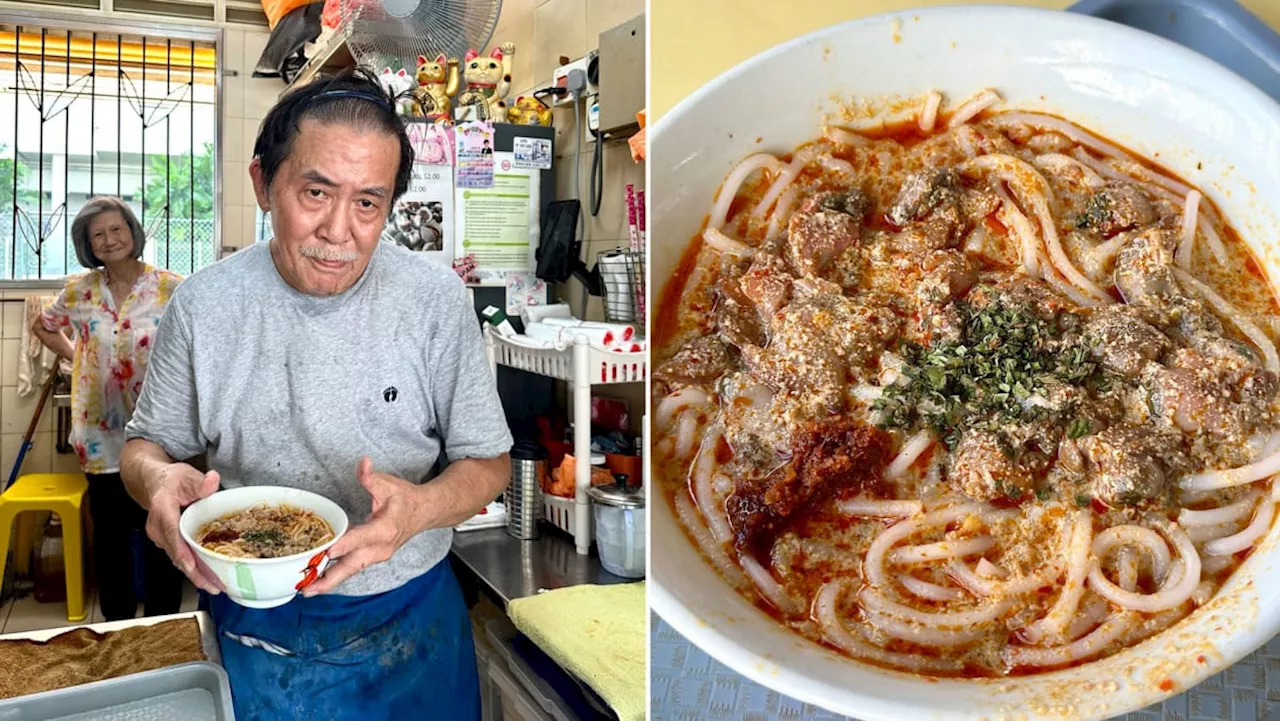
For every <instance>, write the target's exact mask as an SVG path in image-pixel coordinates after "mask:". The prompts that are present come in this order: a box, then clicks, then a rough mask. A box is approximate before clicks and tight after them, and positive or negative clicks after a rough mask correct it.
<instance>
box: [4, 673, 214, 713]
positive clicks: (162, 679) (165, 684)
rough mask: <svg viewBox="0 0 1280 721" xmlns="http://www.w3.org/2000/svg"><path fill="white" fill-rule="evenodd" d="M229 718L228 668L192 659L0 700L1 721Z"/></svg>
mask: <svg viewBox="0 0 1280 721" xmlns="http://www.w3.org/2000/svg"><path fill="white" fill-rule="evenodd" d="M37 719H39V721H89V720H90V719H93V721H117V720H118V721H125V720H126V719H127V720H129V721H133V720H134V719H137V720H138V721H143V720H144V719H182V721H234V719H235V713H234V711H233V710H232V707H231V685H230V684H229V683H228V681H227V672H226V671H223V670H222V667H221V666H219V665H217V664H216V663H210V662H208V661H196V662H193V663H183V664H178V665H177V666H166V667H165V668H158V669H155V670H154V671H146V672H143V673H135V674H130V675H128V676H121V677H119V678H111V679H107V680H105V681H95V682H93V683H86V684H81V685H79V686H71V687H69V688H62V689H57V690H56V691H46V692H44V693H37V694H31V695H28V696H18V697H16V698H10V699H5V700H3V701H0V721H36V720H37Z"/></svg>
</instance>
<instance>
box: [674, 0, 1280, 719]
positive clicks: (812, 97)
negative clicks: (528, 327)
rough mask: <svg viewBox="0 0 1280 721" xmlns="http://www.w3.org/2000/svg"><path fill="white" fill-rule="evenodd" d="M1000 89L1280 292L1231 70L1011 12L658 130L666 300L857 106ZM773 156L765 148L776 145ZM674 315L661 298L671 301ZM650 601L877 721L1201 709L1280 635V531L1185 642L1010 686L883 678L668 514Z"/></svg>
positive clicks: (1247, 116)
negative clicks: (804, 150) (1076, 129)
mask: <svg viewBox="0 0 1280 721" xmlns="http://www.w3.org/2000/svg"><path fill="white" fill-rule="evenodd" d="M984 87H994V88H996V89H998V90H999V91H1000V92H1001V94H1002V95H1003V96H1004V98H1005V100H1006V103H1005V107H1012V106H1016V107H1020V108H1025V109H1039V110H1046V111H1049V112H1052V113H1055V114H1057V115H1060V116H1063V117H1066V118H1069V119H1071V120H1074V121H1075V122H1077V123H1080V124H1082V125H1084V126H1085V127H1088V128H1092V129H1095V130H1097V131H1099V132H1101V133H1102V134H1103V135H1104V136H1105V137H1107V138H1109V139H1111V140H1113V141H1117V142H1119V143H1121V144H1123V145H1125V146H1127V147H1128V148H1130V149H1132V150H1134V151H1137V152H1140V153H1142V154H1144V155H1147V156H1156V154H1157V153H1158V160H1159V161H1160V162H1162V163H1164V164H1165V165H1167V166H1168V167H1170V168H1172V169H1173V170H1174V171H1176V172H1177V173H1178V174H1180V175H1181V176H1182V177H1183V178H1186V179H1187V180H1189V181H1191V182H1192V183H1194V184H1196V185H1197V186H1199V187H1200V188H1201V189H1202V190H1204V191H1205V192H1206V193H1207V194H1208V195H1209V196H1210V197H1211V198H1212V199H1213V200H1214V201H1216V202H1217V203H1218V206H1219V207H1220V208H1221V209H1222V210H1223V211H1224V212H1225V213H1226V214H1227V216H1228V218H1229V219H1230V221H1231V222H1232V224H1233V225H1234V226H1235V228H1236V229H1237V230H1238V231H1239V232H1240V233H1241V234H1242V235H1243V236H1244V238H1245V239H1246V240H1247V241H1248V243H1249V244H1250V246H1251V247H1252V248H1253V249H1254V251H1255V252H1256V253H1257V254H1258V256H1259V257H1260V258H1261V259H1262V261H1263V264H1264V265H1265V267H1266V269H1267V272H1268V274H1269V275H1270V277H1272V278H1276V277H1280V215H1278V212H1280V208H1278V207H1277V203H1278V202H1280V108H1278V107H1277V106H1276V104H1275V103H1273V102H1272V101H1271V100H1270V99H1269V98H1268V97H1266V96H1265V95H1264V94H1263V93H1261V92H1259V91H1258V90H1256V89H1255V88H1253V87H1252V86H1250V85H1248V84H1247V83H1245V82H1244V81H1243V80H1241V79H1240V78H1238V77H1237V76H1235V75H1234V74H1232V73H1230V72H1228V71H1227V70H1225V69H1224V68H1222V67H1221V66H1219V65H1217V64H1215V63H1213V62H1212V61H1210V60H1208V59H1206V58H1204V57H1202V56H1200V55H1198V54H1195V53H1192V52H1190V51H1188V50H1186V49H1184V48H1182V47H1180V46H1177V45H1175V44H1173V43H1170V42H1167V41H1165V40H1162V39H1160V38H1157V37H1155V36H1152V35H1148V34H1145V33H1141V32H1137V31H1134V30H1130V29H1128V28H1125V27H1122V26H1120V25H1115V24H1111V23H1108V22H1104V21H1100V20H1096V19H1093V18H1089V17H1084V16H1079V15H1074V14H1068V13H1059V12H1051V11H1040V10H1031V9H1025V8H1007V7H952V8H939V9H921V10H915V11H909V12H904V13H901V14H897V15H885V16H878V17H873V18H868V19H864V20H859V21H855V22H851V23H847V24H844V25H839V26H835V27H832V28H828V29H826V30H823V31H820V32H817V33H814V34H812V35H809V36H806V37H802V38H799V39H797V40H794V41H792V42H789V43H787V44H785V45H781V46H779V47H776V48H774V49H772V50H770V51H768V52H766V53H764V54H762V55H759V56H757V57H755V58H752V59H751V60H749V61H747V62H746V63H743V64H742V65H739V66H738V67H736V68H734V69H732V70H730V71H729V72H727V73H726V74H724V75H722V76H720V77H718V78H716V79H715V80H714V81H713V82H711V83H710V84H708V85H706V86H705V87H703V88H702V89H700V90H699V91H698V92H697V93H695V94H694V95H692V96H690V97H689V98H687V99H686V100H685V101H684V102H682V103H681V104H680V105H678V106H677V107H676V108H675V109H673V110H672V111H671V112H670V113H668V114H667V115H666V116H664V117H663V118H661V120H659V121H658V122H657V123H656V124H655V125H654V127H653V128H652V131H651V135H650V142H649V145H650V160H649V162H650V164H651V173H652V188H653V192H652V193H651V196H652V198H653V201H654V202H653V206H652V207H653V210H652V215H653V219H654V220H653V225H654V227H655V228H656V232H652V233H651V234H650V237H651V238H653V240H652V241H651V244H652V246H653V248H652V258H651V260H650V262H651V264H652V265H651V267H652V274H653V279H654V283H655V285H654V287H655V288H661V287H662V286H663V285H665V283H666V282H667V279H668V278H669V276H670V274H671V272H672V270H673V268H674V267H675V264H676V262H677V260H678V258H679V256H680V253H681V252H682V251H683V249H684V248H685V247H686V244H687V241H688V240H689V238H690V237H691V236H692V235H693V233H695V232H696V231H697V229H698V227H699V225H700V224H701V222H702V220H703V218H704V217H705V216H706V214H707V213H708V212H709V210H710V208H711V205H712V201H713V198H714V195H715V192H716V189H717V188H718V187H719V185H720V183H721V182H722V181H723V179H724V177H725V175H726V174H727V173H728V171H729V170H730V168H731V167H732V166H733V165H734V164H735V163H736V162H737V161H739V160H741V159H742V158H743V157H745V156H746V155H748V154H750V153H752V152H757V151H759V150H766V151H772V152H790V151H791V150H792V149H793V148H794V147H795V146H797V145H798V144H799V143H801V142H804V141H806V140H810V139H813V138H815V137H817V136H818V135H819V133H820V128H819V126H820V124H821V122H822V120H823V117H824V113H826V112H829V111H830V110H832V109H833V108H834V107H835V105H834V101H833V95H835V96H839V97H843V98H858V97H862V98H869V97H880V98H883V97H885V96H893V95H896V96H899V97H901V98H907V97H916V98H918V97H920V96H922V95H923V94H924V93H926V92H927V91H928V90H929V89H930V88H937V89H939V90H941V91H943V92H944V93H945V94H946V95H947V97H948V98H949V100H950V102H953V103H954V102H959V101H960V100H963V99H964V98H966V97H969V96H971V95H972V94H973V93H975V92H978V91H979V90H981V89H982V88H984ZM757 138H762V140H761V142H760V143H759V144H757V142H756V139H757ZM655 297H656V294H655ZM651 509H652V513H651V517H652V522H651V523H652V527H651V530H650V543H651V547H652V554H653V558H654V559H655V561H656V562H655V563H653V564H652V566H651V568H650V574H649V592H650V600H651V603H652V606H653V608H654V610H656V611H657V612H658V614H659V615H661V616H662V617H663V618H664V619H666V621H667V622H668V623H670V624H671V625H672V626H673V627H674V628H675V629H676V630H677V631H679V632H680V633H682V634H684V635H685V636H686V637H687V638H689V639H690V640H691V641H693V643H695V644H697V645H698V646H699V647H701V648H703V649H705V650H706V651H707V652H708V653H710V654H711V655H712V656H714V657H715V658H716V659H718V660H720V661H721V662H722V663H724V664H726V665H728V666H729V667H731V668H733V669H734V670H735V671H738V672H739V673H741V674H743V675H745V676H747V677H748V678H750V679H752V680H754V681H757V682H759V683H761V684H763V685H765V686H768V687H770V688H773V689H776V690H777V691H779V692H781V693H784V694H787V695H790V696H793V697H796V698H798V699H801V700H803V701H807V702H811V703H814V704H817V705H819V706H822V707H824V708H827V709H830V710H832V711H836V712H840V713H844V714H848V715H850V716H855V717H858V718H861V719H867V720H875V719H883V720H885V721H889V720H892V721H898V720H900V719H912V720H913V721H914V720H916V719H930V718H938V719H944V718H945V719H960V718H964V719H978V718H986V719H994V718H1046V717H1047V718H1097V717H1105V716H1111V715H1114V714H1119V713H1123V712H1126V711H1129V710H1133V709H1137V708H1141V707H1144V706H1146V705H1148V704H1151V703H1155V702H1157V701H1159V700H1160V699H1162V698H1165V697H1167V696H1170V695H1172V694H1175V693H1178V692H1180V691H1183V690H1186V689H1187V688H1188V687H1190V686H1192V685H1193V684H1195V683H1198V682H1199V681H1202V680H1203V679H1205V678H1206V677H1208V676H1209V675H1211V674H1213V673H1215V672H1217V671H1221V670H1222V669H1224V668H1226V667H1227V666H1229V665H1230V664H1232V663H1234V662H1235V661H1237V660H1239V659H1240V658H1242V657H1243V656H1245V655H1246V654H1248V653H1249V652H1251V651H1252V650H1254V649H1256V648H1258V647H1259V646H1260V645H1262V644H1263V643H1264V642H1266V641H1267V640H1268V639H1270V638H1271V637H1272V636H1273V635H1275V634H1276V632H1277V631H1280V576H1277V575H1276V574H1275V573H1273V570H1272V569H1273V566H1274V565H1275V562H1276V553H1275V552H1274V551H1275V548H1276V545H1277V540H1276V538H1277V530H1276V528H1274V527H1273V528H1272V529H1271V532H1270V533H1269V534H1268V536H1267V538H1266V540H1265V542H1264V543H1263V544H1262V546H1261V547H1260V548H1259V550H1258V551H1257V552H1255V553H1254V554H1253V555H1252V556H1251V557H1250V559H1249V560H1248V561H1247V562H1246V563H1245V564H1244V566H1243V567H1242V568H1241V569H1240V571H1239V572H1238V573H1236V574H1235V575H1234V576H1233V578H1232V579H1231V581H1230V582H1229V583H1228V584H1227V585H1226V586H1225V588H1224V589H1223V590H1222V592H1221V593H1220V594H1219V596H1218V597H1217V598H1215V599H1214V600H1213V601H1211V602H1210V603H1209V604H1207V605H1206V606H1205V607H1204V608H1201V609H1200V610H1198V611H1196V612H1195V613H1194V614H1192V615H1191V616H1190V617H1189V618H1188V619H1187V620H1185V621H1184V622H1182V623H1181V624H1179V625H1178V626H1176V627H1174V628H1173V629H1170V630H1169V631H1167V632H1165V633H1162V634H1159V635H1157V636H1155V637H1154V638H1152V639H1149V640H1148V641H1146V642H1144V643H1142V644H1140V645H1138V646H1136V647H1134V648H1130V649H1128V650H1125V651H1123V652H1121V653H1119V654H1117V655H1115V656H1112V657H1110V658H1107V659H1104V660H1102V661H1098V662H1094V663H1089V664H1085V665H1083V666H1079V667H1076V668H1072V669H1068V670H1064V671H1059V672H1055V673H1049V674H1041V675H1037V676H1031V677H1018V678H1009V679H996V680H970V681H964V680H940V681H933V680H925V679H923V678H921V677H918V676H910V675H905V674H900V673H894V672H889V671H884V670H880V669H876V668H873V667H870V666H866V665H863V664H859V663H856V662H854V661H851V660H849V659H848V658H847V657H844V656H841V655H839V654H837V653H836V652H834V651H831V650H828V649H826V648H823V647H822V646H819V645H818V644H815V643H813V642H811V641H808V640H806V639H804V638H802V637H801V636H799V635H797V634H794V633H792V632H791V631H788V630H786V629H784V628H783V627H782V626H780V625H778V624H777V623H775V622H774V621H773V620H771V619H770V618H768V617H767V616H766V615H765V614H764V613H763V612H761V611H759V610H757V609H756V608H755V607H753V606H752V605H751V604H749V603H748V602H747V601H745V600H744V599H743V598H742V597H741V596H739V595H738V594H737V593H735V592H734V591H733V590H732V589H731V588H730V587H729V586H728V585H727V584H726V583H725V582H724V581H723V580H721V578H720V577H719V576H718V575H717V573H716V572H715V571H714V570H713V569H712V568H711V567H710V566H709V565H708V564H707V563H705V562H704V561H703V560H702V558H701V556H700V555H699V553H698V552H697V550H696V549H695V548H694V547H693V545H692V544H691V543H690V542H689V541H688V540H687V538H686V536H685V535H684V534H683V533H682V532H680V530H679V528H678V526H677V521H676V518H675V514H674V512H673V511H672V509H671V507H670V504H668V503H665V502H657V503H653V504H652V505H651Z"/></svg>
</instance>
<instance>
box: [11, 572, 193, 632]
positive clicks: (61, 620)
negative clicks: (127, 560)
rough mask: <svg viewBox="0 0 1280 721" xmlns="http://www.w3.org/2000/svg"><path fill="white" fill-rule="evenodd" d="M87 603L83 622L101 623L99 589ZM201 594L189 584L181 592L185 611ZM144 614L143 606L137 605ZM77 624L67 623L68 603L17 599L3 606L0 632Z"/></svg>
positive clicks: (91, 592) (28, 598) (89, 594)
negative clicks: (88, 608) (90, 609)
mask: <svg viewBox="0 0 1280 721" xmlns="http://www.w3.org/2000/svg"><path fill="white" fill-rule="evenodd" d="M87 593H88V599H87V600H88V602H89V603H90V604H91V605H92V609H93V610H92V611H90V612H89V617H88V618H87V619H85V620H84V621H83V622H82V623H102V622H103V621H105V620H106V619H104V618H103V617H102V608H101V607H100V606H99V605H98V592H97V589H93V588H91V589H89V590H88V592H87ZM197 600H198V595H197V593H196V589H195V586H192V585H191V584H190V583H187V584H185V585H184V586H183V589H182V609H181V610H182V611H194V610H196V602H197ZM138 613H139V615H141V613H142V605H141V604H139V605H138ZM70 625H78V624H71V623H70V622H68V621H67V605H66V603H40V602H38V601H36V599H35V597H34V596H27V597H26V598H15V599H11V600H9V601H8V602H7V603H5V604H4V606H2V607H0V633H21V632H23V631H35V630H39V629H45V628H60V627H62V626H70Z"/></svg>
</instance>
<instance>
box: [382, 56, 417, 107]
mask: <svg viewBox="0 0 1280 721" xmlns="http://www.w3.org/2000/svg"><path fill="white" fill-rule="evenodd" d="M378 82H379V83H380V84H381V85H382V89H383V90H385V91H387V94H389V95H391V97H393V98H395V106H396V113H397V114H399V115H413V95H411V94H410V93H409V89H410V88H412V87H414V86H415V85H417V81H415V80H414V79H413V76H411V75H409V73H408V71H406V70H405V69H404V68H401V69H400V70H398V71H396V72H392V71H391V68H390V67H385V68H383V69H382V73H381V74H380V75H378Z"/></svg>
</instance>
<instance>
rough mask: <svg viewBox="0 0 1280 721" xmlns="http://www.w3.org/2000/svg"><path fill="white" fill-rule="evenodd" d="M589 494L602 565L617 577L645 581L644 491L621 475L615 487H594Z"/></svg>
mask: <svg viewBox="0 0 1280 721" xmlns="http://www.w3.org/2000/svg"><path fill="white" fill-rule="evenodd" d="M587 494H588V495H589V496H591V500H592V502H593V505H594V506H595V520H596V547H597V548H599V549H600V565H602V566H604V570H606V571H608V572H609V573H612V574H613V575H615V576H621V577H623V578H644V574H645V560H644V550H645V507H644V492H643V491H642V490H638V489H633V488H628V487H627V476H626V475H625V474H619V475H618V482H617V483H616V484H614V485H611V486H595V487H593V488H591V489H589V490H588V491H587Z"/></svg>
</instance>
